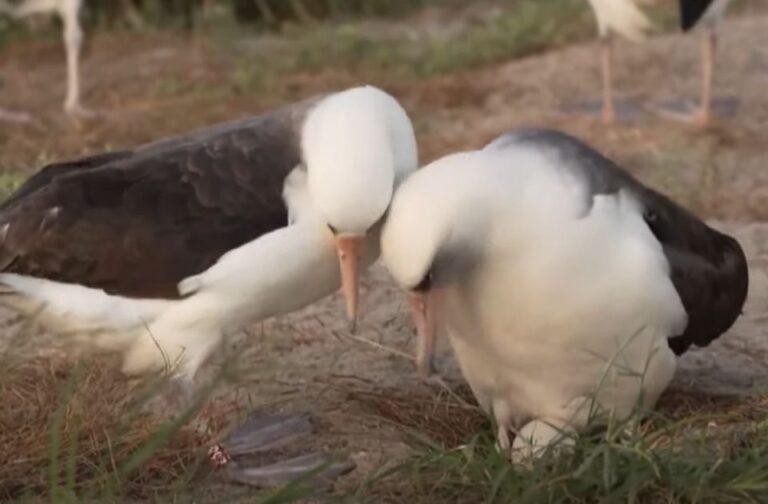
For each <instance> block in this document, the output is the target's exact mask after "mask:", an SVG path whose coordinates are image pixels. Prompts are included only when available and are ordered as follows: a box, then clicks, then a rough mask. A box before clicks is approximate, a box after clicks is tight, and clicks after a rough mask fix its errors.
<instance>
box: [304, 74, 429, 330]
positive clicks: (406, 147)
mask: <svg viewBox="0 0 768 504" xmlns="http://www.w3.org/2000/svg"><path fill="white" fill-rule="evenodd" d="M301 138H302V145H301V147H302V153H303V156H304V163H305V165H306V167H307V175H308V187H309V194H310V197H311V199H312V204H313V205H314V207H315V208H316V209H317V210H318V212H319V213H320V215H321V216H322V217H323V218H324V219H325V221H326V223H327V224H328V227H329V228H330V229H331V230H332V231H333V233H334V235H335V236H336V246H337V249H338V254H339V261H340V266H341V279H342V292H343V294H344V296H345V298H346V301H347V313H348V315H349V317H350V319H351V320H352V321H353V323H354V320H355V318H356V315H357V284H358V261H359V254H360V249H361V245H362V240H363V238H364V237H365V235H366V233H368V232H369V231H370V230H371V229H372V228H373V227H374V226H375V225H376V224H377V223H378V222H379V221H380V220H381V219H382V217H383V216H384V214H385V213H386V211H387V208H388V207H389V204H390V201H391V199H392V194H393V192H394V190H395V187H396V186H397V185H398V184H399V182H400V181H401V180H403V179H404V178H405V177H406V176H407V175H408V174H409V173H411V172H413V171H414V170H416V168H417V166H418V154H417V148H416V138H415V135H414V132H413V126H412V124H411V121H410V119H409V118H408V115H407V114H406V112H405V110H403V108H402V107H401V106H400V104H399V103H398V102H397V100H395V99H394V98H393V97H392V96H390V95H389V94H387V93H385V92H384V91H382V90H380V89H377V88H375V87H371V86H363V87H358V88H353V89H350V90H347V91H342V92H340V93H336V94H333V95H330V96H328V97H326V98H324V99H322V100H321V101H320V102H319V103H318V104H317V105H316V106H315V107H314V108H313V109H312V110H311V111H310V112H309V114H308V115H307V118H306V120H305V121H304V125H303V127H302V136H301Z"/></svg>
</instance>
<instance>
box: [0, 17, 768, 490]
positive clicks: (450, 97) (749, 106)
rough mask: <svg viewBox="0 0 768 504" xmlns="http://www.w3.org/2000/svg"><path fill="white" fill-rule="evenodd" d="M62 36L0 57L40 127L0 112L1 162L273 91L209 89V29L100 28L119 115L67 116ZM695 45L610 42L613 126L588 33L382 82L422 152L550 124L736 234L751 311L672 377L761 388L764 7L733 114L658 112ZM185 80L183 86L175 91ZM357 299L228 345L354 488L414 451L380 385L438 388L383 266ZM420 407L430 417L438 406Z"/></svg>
mask: <svg viewBox="0 0 768 504" xmlns="http://www.w3.org/2000/svg"><path fill="white" fill-rule="evenodd" d="M57 44H58V41H56V40H51V41H46V42H39V43H34V44H31V45H27V46H20V45H14V46H10V47H8V48H6V49H4V50H3V52H2V53H0V57H1V58H2V60H0V74H2V75H3V76H4V79H5V81H4V85H3V87H1V88H0V93H2V94H0V106H4V107H13V108H17V109H18V108H21V109H26V110H30V111H32V112H33V113H34V114H36V116H37V117H38V121H37V122H36V123H35V124H32V125H26V126H10V125H5V124H2V125H0V149H2V150H1V152H2V154H0V167H2V169H3V170H5V171H6V172H7V173H10V172H16V171H19V170H32V169H34V168H36V167H37V166H39V165H40V164H41V163H42V162H43V161H45V160H50V159H64V158H69V157H73V156H78V155H82V154H85V153H88V152H93V151H97V150H102V149H105V148H118V147H123V146H130V145H135V144H137V143H139V142H144V141H148V140H151V139H155V138H157V137H159V136H163V135H166V134H171V133H173V132H177V131H183V130H186V129H189V128H192V127H197V126H201V125H205V124H210V123H212V122H215V121H219V120H225V119H230V118H233V117H237V116H241V115H245V114H249V113H255V112H258V111H259V110H262V109H264V108H265V107H268V106H270V105H272V104H273V102H274V99H275V98H274V94H270V93H263V94H253V93H250V94H249V93H245V94H242V95H237V94H227V95H226V96H223V97H222V96H217V95H216V94H215V93H213V94H212V93H203V92H202V91H201V90H202V89H203V88H206V86H208V87H215V86H216V85H219V84H220V83H219V82H218V81H217V75H221V73H222V72H227V71H228V68H229V67H228V65H231V64H232V60H231V59H228V58H227V57H226V56H225V55H222V54H221V53H220V52H217V50H216V48H215V47H214V46H213V45H212V44H210V43H208V42H207V41H206V40H204V39H199V40H197V39H196V40H192V41H188V42H186V43H185V42H183V41H179V40H177V39H174V38H172V37H166V36H160V35H157V36H147V37H145V38H141V39H136V40H133V39H131V41H130V43H128V40H127V39H126V38H125V36H124V35H123V36H119V35H117V36H111V35H110V36H107V35H98V36H96V37H95V38H93V39H91V42H90V46H89V52H88V54H87V55H86V58H85V62H84V70H85V78H84V80H85V85H86V93H85V100H86V102H87V104H88V105H89V106H93V107H97V108H99V109H102V110H106V111H108V112H110V114H111V115H110V116H109V117H108V118H106V119H103V120H99V121H86V122H82V123H74V124H73V123H71V122H70V121H68V120H65V119H63V118H62V117H61V116H59V115H58V114H57V113H56V112H57V110H58V107H59V105H60V100H61V96H62V95H63V85H62V73H63V70H62V68H61V66H62V65H61V59H60V54H59V49H58V45H57ZM697 44H698V40H697V39H696V37H695V36H692V35H689V36H680V35H664V36H658V37H655V38H653V39H652V40H650V41H649V42H648V43H646V44H643V45H632V44H629V43H623V42H622V43H620V44H619V45H618V47H617V53H616V54H617V56H616V74H617V76H616V89H617V93H618V94H619V96H620V98H621V100H622V104H623V106H624V108H625V109H626V110H628V111H629V114H628V116H627V118H626V120H625V122H623V123H622V124H621V125H619V126H617V127H616V128H605V127H603V126H602V125H601V124H600V123H599V122H598V121H596V120H595V119H594V118H590V117H582V116H578V115H574V114H572V113H570V112H568V110H569V109H572V108H574V107H579V106H581V105H582V104H584V103H589V102H594V101H595V100H596V99H597V97H598V96H599V92H600V88H599V75H598V73H597V68H596V64H595V63H596V57H597V53H596V51H595V49H596V48H595V46H594V45H593V44H583V45H575V46H572V47H569V48H566V49H564V50H561V51H555V52H550V53H547V54H544V55H541V56H536V57H531V58H527V59H524V60H519V61H513V62H509V63H507V64H503V65H500V66H494V67H490V68H485V69H482V70H474V71H471V72H467V73H465V74H460V75H452V76H449V77H441V78H437V79H431V80H429V81H414V82H407V83H402V82H389V81H387V80H386V78H385V79H383V82H380V84H381V85H382V86H383V87H385V88H387V89H389V90H391V91H392V92H393V93H395V94H396V95H397V96H398V97H400V98H401V99H402V101H403V103H404V105H405V106H406V108H407V109H408V110H409V111H410V113H411V115H412V117H413V118H414V121H415V124H416V126H417V132H418V136H419V141H420V146H421V150H422V159H423V160H424V161H429V160H431V159H434V158H435V157H437V156H439V155H442V154H444V153H447V152H449V151H455V150H460V149H467V148H476V147H480V146H481V145H483V144H484V143H485V142H486V141H488V140H490V139H491V138H493V137H494V136H496V135H498V134H500V133H502V132H503V131H505V130H507V129H509V128H512V127H516V126H523V125H525V126H547V127H557V128H560V129H563V130H566V131H568V132H570V133H573V134H576V135H578V136H580V137H581V138H583V139H585V140H587V141H589V142H590V143H592V144H593V145H595V146H596V147H597V148H599V149H600V150H602V151H604V152H605V153H606V154H608V155H609V156H610V157H612V158H614V159H615V160H617V161H618V162H619V163H620V164H622V165H624V166H626V167H627V168H628V169H630V170H631V171H633V172H634V173H635V174H636V175H637V176H638V177H640V178H641V179H642V180H644V181H646V182H648V183H650V184H652V185H654V186H655V187H657V188H659V189H661V190H662V191H664V192H667V193H668V194H670V195H672V196H674V197H676V198H678V199H680V200H681V201H682V202H684V203H685V204H686V205H687V206H689V207H690V208H692V209H694V210H695V211H697V212H699V213H700V214H702V215H704V216H706V217H707V218H708V219H711V220H712V221H713V223H714V224H715V225H716V227H718V228H720V229H722V230H724V231H727V232H730V233H733V234H734V235H735V236H736V237H737V238H738V239H739V241H740V242H741V243H742V245H743V247H744V248H745V250H746V253H747V256H748V258H749V263H750V274H751V279H750V280H751V285H750V293H749V299H748V303H747V306H746V308H745V310H744V315H743V316H742V317H741V318H740V320H739V321H738V322H737V324H736V325H735V326H734V327H733V329H732V330H731V331H729V332H728V333H727V334H726V335H724V336H723V337H722V338H720V340H718V341H717V342H715V343H714V344H713V345H712V346H711V347H709V348H706V349H697V350H694V351H691V352H690V353H688V354H687V355H685V356H684V357H683V358H682V359H680V369H679V372H678V375H677V378H676V381H675V385H674V386H675V388H677V389H678V390H681V389H682V390H688V389H696V390H700V391H704V392H707V393H713V392H718V393H720V392H723V393H727V394H742V393H758V392H760V390H761V388H762V387H765V386H767V385H768V170H766V163H768V158H766V154H767V152H766V146H767V145H768V13H765V12H764V10H763V12H760V13H756V14H754V15H750V16H742V17H738V18H735V19H731V20H729V21H728V22H727V23H726V24H725V26H724V29H723V31H722V36H721V39H720V46H719V48H718V50H719V56H718V58H719V66H718V71H719V73H718V76H717V83H716V95H717V97H718V100H719V101H720V102H721V103H723V104H725V105H726V106H730V107H731V108H732V109H733V110H731V112H732V113H731V114H728V115H727V116H726V117H724V118H723V119H722V121H721V122H720V123H718V124H717V125H716V126H715V127H713V128H711V129H709V130H707V131H699V130H696V129H694V128H692V127H690V126H687V125H683V124H680V123H674V122H669V121H666V120H664V119H662V118H660V117H659V116H657V115H656V114H654V113H653V112H652V111H650V110H649V109H650V108H652V107H653V105H654V104H658V103H661V102H664V101H670V100H675V99H680V98H681V97H683V98H685V97H691V96H695V95H696V93H697V91H698V84H699V81H698V77H699V70H698V55H699V51H698V45H697ZM360 80H361V77H360V76H354V75H347V74H344V73H332V74H325V73H324V74H321V75H312V76H308V75H293V76H290V77H289V78H288V79H286V81H284V82H282V83H281V85H282V86H284V87H283V88H282V89H281V92H280V96H281V97H282V99H289V98H292V97H295V98H299V97H301V96H306V95H307V94H310V93H312V92H317V91H324V90H328V89H334V88H338V87H342V86H347V85H351V84H354V83H357V82H360ZM180 85H181V86H183V89H181V90H178V89H176V88H174V86H180ZM628 288H631V286H628ZM361 299H362V302H361V303H362V306H361V308H362V314H363V318H362V323H361V324H360V328H359V330H358V332H357V334H356V335H352V334H350V333H349V331H348V330H347V327H346V322H345V320H344V318H343V317H342V314H343V307H342V304H341V302H340V299H339V296H338V295H336V296H333V297H332V298H330V299H327V300H325V301H323V302H320V303H317V304H315V305H314V306H311V307H309V308H307V309H305V310H303V311H301V312H299V313H296V314H293V315H291V316H289V317H283V318H280V319H276V320H270V321H267V322H265V323H263V324H260V325H259V326H257V327H254V328H253V329H252V330H251V331H249V334H248V335H247V336H243V337H242V338H241V339H239V340H238V341H234V342H232V343H231V345H230V348H229V350H232V351H233V353H236V354H238V355H239V357H238V362H239V364H240V367H241V368H242V373H241V375H240V381H239V388H240V389H241V391H242V392H245V393H247V395H249V396H250V400H251V401H252V404H253V406H254V407H256V408H259V409H264V410H269V411H277V410H280V411H311V412H312V414H313V415H314V416H315V417H316V419H317V420H318V422H319V433H318V436H316V437H315V438H314V439H312V440H310V441H308V444H310V445H312V446H318V447H324V448H328V449H332V450H335V451H346V452H348V453H351V456H352V458H353V459H354V460H355V462H356V463H357V464H358V469H357V470H356V472H355V473H354V474H353V475H352V476H350V477H349V478H347V480H345V483H344V484H346V485H351V484H352V482H354V481H359V478H360V477H362V476H364V475H365V474H366V473H367V472H368V470H370V469H373V468H374V467H376V466H377V465H379V464H380V463H382V462H385V461H391V460H395V459H398V458H401V457H403V456H404V455H405V454H407V453H408V452H409V447H408V444H407V443H406V441H405V439H404V436H403V434H402V431H401V430H400V429H399V428H398V426H397V425H394V424H393V423H392V422H391V421H389V420H388V419H387V416H386V415H382V414H381V411H380V409H377V402H379V403H380V402H383V399H381V398H386V397H408V398H412V399H415V400H416V401H418V400H419V398H421V397H423V398H430V397H434V396H435V395H436V394H445V393H446V392H445V391H444V390H443V389H442V388H441V387H439V386H437V385H428V384H425V383H421V382H420V381H419V380H418V379H417V378H416V376H415V374H414V369H413V365H412V363H411V361H410V360H409V357H408V356H409V354H410V353H411V352H412V351H413V335H412V332H413V331H412V328H411V325H410V321H409V319H408V317H407V313H406V310H405V307H404V298H403V296H402V295H401V294H400V293H399V292H398V290H397V288H396V287H395V286H394V285H393V284H392V282H391V281H390V279H389V277H388V275H387V273H386V272H385V271H384V270H383V269H382V268H381V267H380V266H375V267H374V268H372V269H371V270H370V271H369V272H368V274H367V275H366V278H365V280H364V283H363V287H362V291H361ZM443 343H444V342H443ZM438 365H439V368H440V372H441V374H442V375H443V376H444V377H445V378H446V381H447V382H448V383H449V384H451V387H456V386H458V385H459V384H460V383H461V378H460V374H459V373H458V369H457V367H456V365H455V363H454V361H453V359H452V357H451V355H450V350H449V349H448V348H446V347H445V345H443V347H442V348H441V353H440V359H439V363H438ZM377 398H379V399H377ZM425 401H426V399H425ZM379 405H380V404H379ZM467 408H471V406H469V405H468V406H467ZM421 415H422V417H424V418H425V419H426V418H428V416H429V412H428V411H425V412H423V413H421ZM417 416H418V414H417ZM390 420H391V418H390ZM355 475H356V476H355Z"/></svg>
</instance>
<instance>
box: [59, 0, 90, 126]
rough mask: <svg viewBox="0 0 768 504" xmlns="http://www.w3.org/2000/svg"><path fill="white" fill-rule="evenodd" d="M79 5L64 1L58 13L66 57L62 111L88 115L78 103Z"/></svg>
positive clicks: (80, 36) (80, 43) (81, 35)
mask: <svg viewBox="0 0 768 504" xmlns="http://www.w3.org/2000/svg"><path fill="white" fill-rule="evenodd" d="M79 10H80V6H79V5H77V3H75V2H66V3H65V4H64V5H63V6H62V8H61V10H60V12H59V13H60V15H61V18H62V20H63V22H64V50H65V51H66V57H67V97H66V99H65V100H64V111H65V112H66V113H67V114H69V115H72V116H79V117H89V116H92V115H93V114H92V113H91V112H90V111H88V110H86V109H85V108H83V106H82V105H81V104H80V51H81V49H82V45H83V30H82V28H81V27H80V20H79V14H80V13H79Z"/></svg>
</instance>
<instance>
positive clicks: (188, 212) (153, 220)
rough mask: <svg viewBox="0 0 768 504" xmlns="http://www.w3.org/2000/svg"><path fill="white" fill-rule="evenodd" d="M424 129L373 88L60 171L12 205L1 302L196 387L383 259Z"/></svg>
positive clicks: (2, 218)
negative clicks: (249, 327)
mask: <svg viewBox="0 0 768 504" xmlns="http://www.w3.org/2000/svg"><path fill="white" fill-rule="evenodd" d="M416 166H417V150H416V143H415V139H414V134H413V129H412V126H411V123H410V120H409V119H408V116H407V114H406V112H405V111H404V110H403V109H402V107H401V106H400V105H399V104H398V103H397V101H396V100H395V99H394V98H392V97H391V96H390V95H388V94H386V93H385V92H383V91H381V90H379V89H377V88H373V87H360V88H354V89H350V90H347V91H343V92H340V93H334V94H330V95H326V96H321V97H317V98H313V99H309V100H306V101H303V102H300V103H297V104H294V105H290V106H286V107H284V108H281V109H277V110H275V111H272V112H268V113H265V114H262V115H260V116H256V117H253V118H249V119H244V120H241V121H236V122H232V123H227V124H222V125H218V126H214V127H210V128H207V129H203V130H200V131H196V132H192V133H190V134H187V135H182V136H178V137H175V138H170V139H166V140H162V141H159V142H156V143H152V144H148V145H144V146H141V147H137V148H136V149H133V150H128V151H121V152H112V153H107V154H101V155H96V156H92V157H88V158H84V159H80V160H77V161H72V162H68V163H60V164H54V165H50V166H48V167H46V168H44V169H43V170H42V171H41V172H39V173H38V174H37V175H35V176H33V177H32V178H30V179H29V180H28V181H27V182H26V183H25V184H24V185H23V186H22V187H21V188H20V189H19V190H18V191H16V192H15V193H14V194H13V195H11V196H10V198H9V199H8V200H7V201H5V202H4V203H3V204H2V206H0V271H2V273H0V285H2V290H3V295H2V297H0V302H2V303H4V304H6V305H8V306H11V307H12V308H15V309H17V310H20V311H21V312H23V313H26V314H30V315H31V314H35V315H36V316H37V317H38V319H39V320H40V321H41V322H43V323H44V324H45V325H47V326H48V327H49V328H51V329H52V330H54V331H56V332H60V333H61V332H73V333H76V334H78V335H80V337H81V338H82V339H84V340H85V341H86V342H88V343H89V344H92V345H96V346H99V347H105V348H110V349H118V350H122V351H125V352H126V357H125V362H124V371H125V372H127V373H142V372H149V371H153V370H158V369H163V368H168V367H171V368H172V369H171V371H172V374H173V375H174V376H175V377H178V378H179V379H181V380H182V381H181V382H180V383H182V384H188V383H190V382H191V379H192V378H193V377H194V375H195V373H196V371H197V370H198V368H199V367H200V366H201V365H202V364H203V362H204V361H205V360H206V359H207V358H208V356H209V355H210V354H211V353H212V352H213V350H214V349H215V348H216V347H217V346H218V344H219V343H220V342H221V340H222V338H223V337H224V336H225V335H227V334H231V333H232V332H234V331H238V330H240V329H241V328H243V326H245V325H246V324H248V323H250V322H253V321H257V320H261V319H264V318H267V317H270V316H274V315H279V314H284V313H287V312H291V311H293V310H296V309H299V308H302V307H303V306H305V305H307V304H309V303H311V302H313V301H316V300H318V299H320V298H322V297H324V296H326V295H328V294H331V293H332V292H333V291H335V290H336V289H338V288H339V286H340V284H341V286H342V289H343V294H344V296H345V298H346V301H347V309H348V315H349V317H350V318H351V319H352V320H354V319H355V317H356V313H357V283H358V269H359V266H358V263H359V262H362V267H363V268H364V267H366V266H368V265H369V264H370V263H371V262H372V261H373V260H375V258H376V257H377V256H378V230H379V225H380V221H381V219H382V217H383V215H384V212H385V211H386V209H387V207H388V206H389V202H390V198H391V195H392V193H393V190H394V188H395V187H396V186H397V184H398V183H399V182H400V180H402V179H403V178H404V177H405V175H406V174H408V173H409V172H411V171H413V170H414V169H415V168H416Z"/></svg>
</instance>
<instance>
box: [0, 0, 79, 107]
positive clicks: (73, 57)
mask: <svg viewBox="0 0 768 504" xmlns="http://www.w3.org/2000/svg"><path fill="white" fill-rule="evenodd" d="M81 9H82V0H22V1H17V2H15V3H13V4H11V3H9V2H8V0H0V14H6V15H8V16H11V17H13V18H16V19H21V18H25V17H28V16H32V15H35V14H53V13H55V14H57V15H58V16H59V17H60V18H61V21H62V24H63V32H62V33H63V38H64V50H65V53H66V62H67V94H66V97H65V98H64V111H65V112H66V113H68V114H72V115H90V112H89V111H88V110H87V109H85V108H84V107H83V106H82V104H81V102H80V52H81V48H82V44H83V29H82V26H81V25H80V11H81ZM0 119H5V120H11V121H28V120H30V119H31V118H30V116H29V115H28V114H26V113H24V112H12V111H3V110H0Z"/></svg>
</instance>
